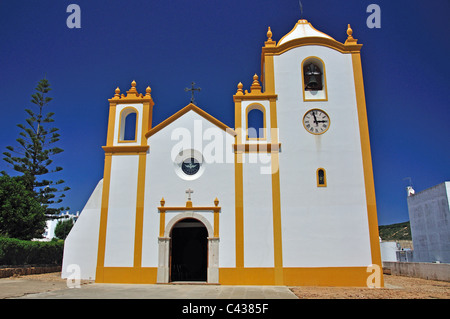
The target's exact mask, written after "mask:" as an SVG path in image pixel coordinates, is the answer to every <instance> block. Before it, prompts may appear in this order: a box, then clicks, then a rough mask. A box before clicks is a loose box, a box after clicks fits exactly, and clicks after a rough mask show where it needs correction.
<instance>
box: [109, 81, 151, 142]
mask: <svg viewBox="0 0 450 319" xmlns="http://www.w3.org/2000/svg"><path fill="white" fill-rule="evenodd" d="M151 91H152V90H151V88H150V86H148V87H147V89H146V90H145V92H146V93H145V95H143V94H142V93H138V91H137V89H136V82H135V81H133V82H131V88H130V89H129V90H128V91H127V92H126V93H127V94H126V95H125V94H120V89H119V88H117V89H116V90H115V94H114V97H113V98H111V99H109V100H108V101H109V119H108V134H107V140H106V147H115V146H145V145H147V139H146V137H145V133H147V132H148V131H149V130H150V129H151V128H152V116H153V105H154V102H153V99H152V97H151V95H150V93H151Z"/></svg>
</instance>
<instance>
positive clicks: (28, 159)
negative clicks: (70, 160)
mask: <svg viewBox="0 0 450 319" xmlns="http://www.w3.org/2000/svg"><path fill="white" fill-rule="evenodd" d="M50 90H51V88H50V84H49V82H48V81H47V79H45V78H44V79H42V80H40V81H39V83H38V85H37V87H36V93H34V94H33V95H32V96H31V98H32V99H31V102H32V103H33V104H35V105H36V106H37V107H38V112H34V111H33V110H31V109H25V111H26V112H27V113H28V115H29V118H27V119H26V125H23V124H18V125H17V126H18V127H19V128H20V129H21V130H22V131H21V132H20V133H19V135H20V137H19V138H18V139H16V141H17V142H18V143H19V146H18V147H16V148H14V147H12V146H8V147H6V148H7V149H8V150H9V151H10V152H11V153H14V154H15V155H17V156H13V155H12V154H11V153H10V152H4V153H3V155H5V157H4V158H3V159H4V160H5V161H6V162H8V163H9V164H11V165H12V166H13V169H14V170H15V171H17V172H19V173H21V174H22V175H21V176H20V179H21V181H22V183H23V184H24V185H25V187H26V189H27V190H28V191H30V192H31V193H32V194H34V197H35V198H36V199H37V200H38V201H39V202H40V203H41V205H42V206H43V207H44V208H45V209H46V215H47V217H49V218H51V217H52V216H53V217H54V216H55V215H57V214H59V213H60V212H62V211H64V210H68V209H69V208H68V207H55V206H59V205H58V204H60V203H61V202H62V200H63V198H64V197H65V195H64V192H65V191H67V190H69V189H70V188H69V187H64V188H61V187H62V184H63V183H64V181H63V180H58V181H56V182H54V181H52V180H49V179H44V178H42V177H43V176H47V174H49V173H55V172H59V171H61V170H62V167H60V166H56V167H54V168H52V167H53V165H51V164H52V163H53V160H52V159H51V158H52V157H53V156H54V155H56V154H59V153H61V152H63V150H62V149H61V148H59V147H54V146H53V145H54V143H56V142H58V141H59V137H60V135H59V133H57V132H58V130H59V129H58V128H55V127H53V128H49V129H47V128H46V126H47V125H48V124H49V123H53V122H54V119H53V118H52V117H53V115H54V114H55V113H53V112H49V113H47V114H46V115H45V116H44V113H43V111H44V110H43V109H44V107H46V106H47V104H48V103H49V102H50V101H51V100H52V98H51V97H49V96H48V92H49V91H50ZM3 173H4V172H3ZM4 174H5V173H4Z"/></svg>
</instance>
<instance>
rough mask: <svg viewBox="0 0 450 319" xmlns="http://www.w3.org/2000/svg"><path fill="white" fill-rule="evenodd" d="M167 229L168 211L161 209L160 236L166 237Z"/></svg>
mask: <svg viewBox="0 0 450 319" xmlns="http://www.w3.org/2000/svg"><path fill="white" fill-rule="evenodd" d="M165 231H166V212H165V211H164V212H163V211H161V212H160V214H159V237H164V232H165Z"/></svg>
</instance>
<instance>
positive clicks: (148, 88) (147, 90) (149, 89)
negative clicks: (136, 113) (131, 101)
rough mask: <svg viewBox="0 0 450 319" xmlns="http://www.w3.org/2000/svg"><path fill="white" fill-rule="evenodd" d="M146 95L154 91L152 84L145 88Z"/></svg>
mask: <svg viewBox="0 0 450 319" xmlns="http://www.w3.org/2000/svg"><path fill="white" fill-rule="evenodd" d="M145 92H146V93H145V96H150V93H151V92H152V89H151V88H150V86H147V88H146V89H145Z"/></svg>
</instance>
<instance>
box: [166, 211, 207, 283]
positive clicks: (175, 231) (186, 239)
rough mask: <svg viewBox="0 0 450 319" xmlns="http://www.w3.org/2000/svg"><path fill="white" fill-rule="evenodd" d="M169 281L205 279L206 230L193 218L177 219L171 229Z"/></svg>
mask: <svg viewBox="0 0 450 319" xmlns="http://www.w3.org/2000/svg"><path fill="white" fill-rule="evenodd" d="M170 237H171V248H170V281H171V282H175V281H205V282H206V281H207V269H208V230H207V229H206V227H205V225H204V224H203V223H202V222H201V221H199V220H198V219H195V218H185V219H182V220H180V221H178V222H177V223H176V224H175V225H174V226H173V227H172V230H171V234H170Z"/></svg>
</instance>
